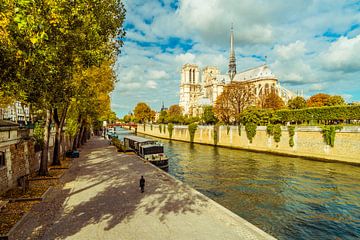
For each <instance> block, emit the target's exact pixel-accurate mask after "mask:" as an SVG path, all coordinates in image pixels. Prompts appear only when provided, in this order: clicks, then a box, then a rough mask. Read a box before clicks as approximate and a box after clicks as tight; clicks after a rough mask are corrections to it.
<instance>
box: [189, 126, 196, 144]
mask: <svg viewBox="0 0 360 240" xmlns="http://www.w3.org/2000/svg"><path fill="white" fill-rule="evenodd" d="M197 127H198V125H197V124H196V123H191V124H189V126H188V130H189V134H190V142H194V137H195V131H196V129H197Z"/></svg>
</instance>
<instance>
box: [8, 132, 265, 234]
mask: <svg viewBox="0 0 360 240" xmlns="http://www.w3.org/2000/svg"><path fill="white" fill-rule="evenodd" d="M141 175H144V177H145V179H146V187H145V193H141V192H140V190H139V178H140V176H141ZM13 237H14V238H16V239H26V237H28V238H29V239H65V238H66V239H147V240H150V239H267V238H269V239H271V237H270V236H269V235H267V234H266V233H264V232H262V231H261V230H260V229H257V228H256V227H255V226H253V225H251V224H249V223H248V222H246V221H245V220H243V219H241V218H240V217H238V216H237V215H235V214H233V213H231V212H230V211H228V210H227V209H225V208H223V207H221V206H220V205H218V204H217V203H215V202H213V201H212V200H209V199H208V198H206V197H204V196H203V195H201V194H199V193H198V192H196V191H195V190H193V189H191V188H189V187H188V186H186V185H184V184H182V183H181V182H179V181H176V180H174V179H173V178H171V177H170V176H168V175H167V174H165V173H164V172H162V171H161V170H159V169H157V168H155V167H153V166H151V165H149V164H147V163H144V161H142V160H141V159H140V158H138V157H137V156H135V155H126V154H121V153H117V152H116V150H115V148H114V147H113V146H109V145H108V141H106V140H103V139H101V138H93V139H92V140H90V141H89V142H88V143H87V144H86V145H85V146H84V147H83V149H82V151H81V157H80V159H78V160H75V163H74V164H73V166H72V167H71V169H70V170H69V171H68V172H67V175H66V176H64V185H63V186H61V187H59V188H58V189H53V190H52V192H50V194H49V196H48V197H47V198H46V200H45V201H43V202H42V203H40V204H38V205H37V206H36V207H35V208H34V209H33V210H32V212H31V213H30V214H29V215H28V216H27V218H26V219H25V221H24V222H23V223H22V224H21V225H20V226H19V227H18V229H17V231H16V236H13Z"/></svg>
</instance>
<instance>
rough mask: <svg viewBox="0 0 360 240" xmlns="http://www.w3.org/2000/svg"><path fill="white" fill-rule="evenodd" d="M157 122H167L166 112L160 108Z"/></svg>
mask: <svg viewBox="0 0 360 240" xmlns="http://www.w3.org/2000/svg"><path fill="white" fill-rule="evenodd" d="M157 122H158V123H167V122H168V112H167V111H165V110H162V111H161V112H160V114H159V118H158V120H157Z"/></svg>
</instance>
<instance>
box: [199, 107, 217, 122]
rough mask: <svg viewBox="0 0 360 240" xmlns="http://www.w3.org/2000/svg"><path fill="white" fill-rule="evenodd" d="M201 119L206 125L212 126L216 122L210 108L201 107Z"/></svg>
mask: <svg viewBox="0 0 360 240" xmlns="http://www.w3.org/2000/svg"><path fill="white" fill-rule="evenodd" d="M201 118H202V120H203V121H204V122H205V123H206V124H214V123H216V122H217V119H216V117H215V114H214V112H213V107H212V106H204V107H203V114H202V117H201Z"/></svg>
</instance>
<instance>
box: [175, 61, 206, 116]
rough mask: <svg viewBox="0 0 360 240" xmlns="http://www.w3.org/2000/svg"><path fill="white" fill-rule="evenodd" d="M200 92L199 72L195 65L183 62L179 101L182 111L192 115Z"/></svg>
mask: <svg viewBox="0 0 360 240" xmlns="http://www.w3.org/2000/svg"><path fill="white" fill-rule="evenodd" d="M200 93H201V83H200V72H199V68H198V66H197V65H194V64H185V65H184V66H183V67H182V70H181V83H180V103H179V106H180V107H182V108H183V113H184V114H188V115H194V114H196V113H195V110H196V108H197V105H198V104H197V102H198V99H199V96H200Z"/></svg>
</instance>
